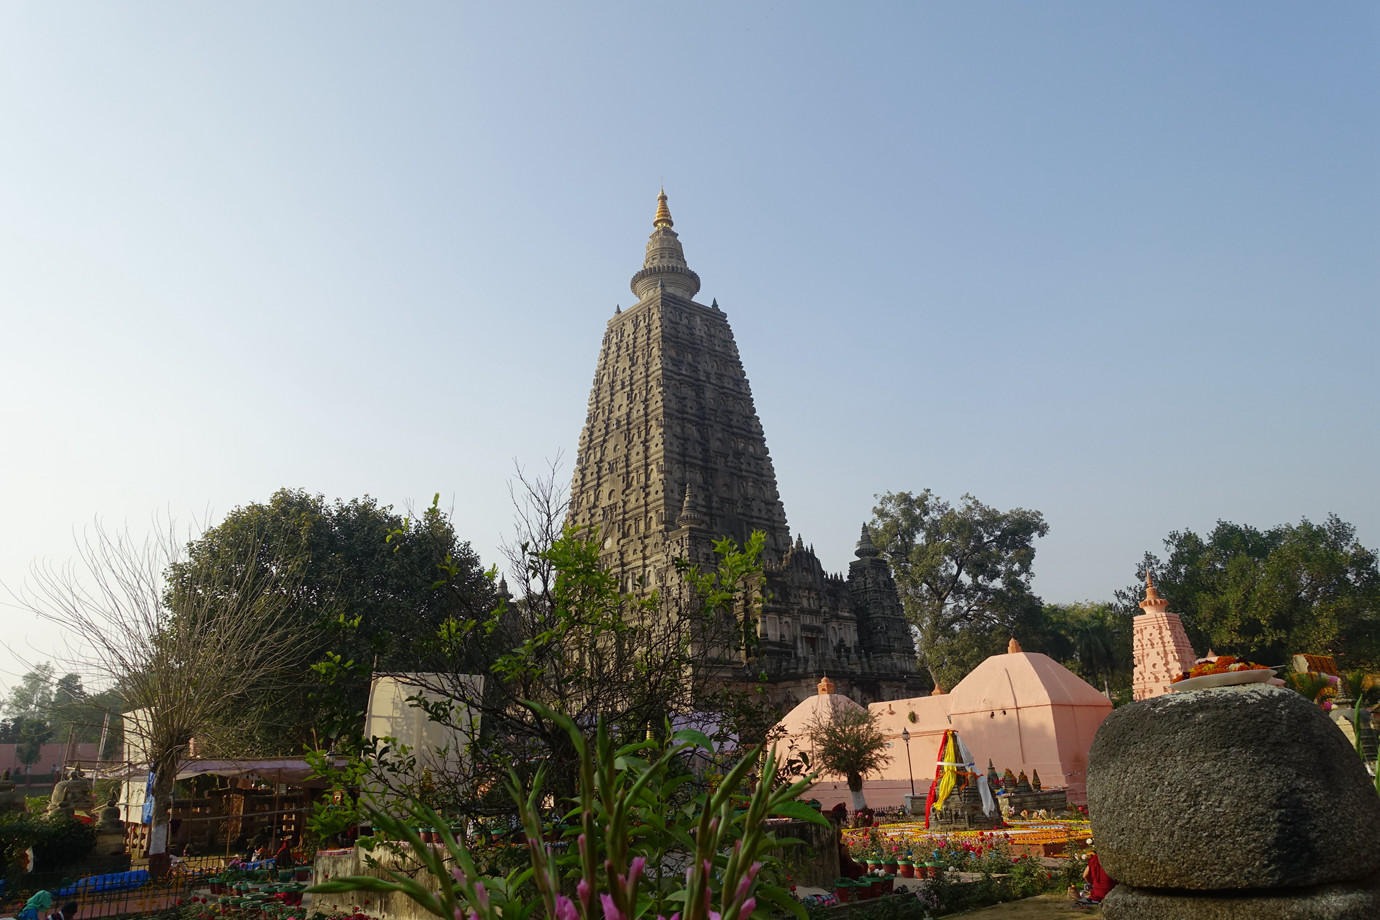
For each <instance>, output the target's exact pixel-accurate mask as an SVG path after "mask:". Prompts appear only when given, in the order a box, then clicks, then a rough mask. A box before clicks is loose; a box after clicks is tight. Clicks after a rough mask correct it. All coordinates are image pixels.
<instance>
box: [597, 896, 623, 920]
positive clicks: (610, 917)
mask: <svg viewBox="0 0 1380 920" xmlns="http://www.w3.org/2000/svg"><path fill="white" fill-rule="evenodd" d="M599 902H600V903H601V904H603V905H604V920H627V918H626V917H624V916H623V912H622V911H621V910H619V909H618V905H617V904H614V903H613V896H612V895H608V894H601V895H599Z"/></svg>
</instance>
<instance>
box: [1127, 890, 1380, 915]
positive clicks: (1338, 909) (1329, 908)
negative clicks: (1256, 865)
mask: <svg viewBox="0 0 1380 920" xmlns="http://www.w3.org/2000/svg"><path fill="white" fill-rule="evenodd" d="M1377 916H1380V891H1377V890H1376V889H1375V888H1373V887H1362V886H1358V885H1320V886H1318V887H1317V888H1308V889H1303V890H1299V889H1286V890H1282V891H1278V892H1274V893H1271V892H1269V891H1248V892H1242V893H1240V894H1236V893H1234V892H1233V893H1227V892H1212V893H1207V892H1200V893H1197V894H1185V893H1184V892H1182V891H1154V890H1151V889H1147V888H1132V887H1130V886H1129V885H1117V886H1116V887H1115V888H1113V889H1112V893H1111V894H1109V895H1107V899H1106V900H1105V901H1103V902H1102V917H1103V920H1375V918H1376V917H1377Z"/></svg>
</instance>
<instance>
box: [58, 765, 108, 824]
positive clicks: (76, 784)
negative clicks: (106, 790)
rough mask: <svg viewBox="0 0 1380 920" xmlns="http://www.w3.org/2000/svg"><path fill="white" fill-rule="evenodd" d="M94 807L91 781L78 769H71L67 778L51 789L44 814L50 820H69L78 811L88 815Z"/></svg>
mask: <svg viewBox="0 0 1380 920" xmlns="http://www.w3.org/2000/svg"><path fill="white" fill-rule="evenodd" d="M95 807H96V795H95V792H94V791H93V788H92V785H91V780H90V779H88V778H87V776H86V774H85V773H83V772H82V771H81V768H80V767H73V768H72V770H71V771H70V772H69V773H68V774H67V778H66V779H64V780H61V781H59V782H58V784H57V785H56V786H54V787H53V795H52V798H51V799H50V800H49V801H48V811H47V812H46V814H47V815H48V817H50V818H55V817H65V818H71V817H74V816H75V815H76V813H77V812H79V811H80V812H83V813H85V814H88V815H89V814H90V813H91V810H92V809H93V808H95Z"/></svg>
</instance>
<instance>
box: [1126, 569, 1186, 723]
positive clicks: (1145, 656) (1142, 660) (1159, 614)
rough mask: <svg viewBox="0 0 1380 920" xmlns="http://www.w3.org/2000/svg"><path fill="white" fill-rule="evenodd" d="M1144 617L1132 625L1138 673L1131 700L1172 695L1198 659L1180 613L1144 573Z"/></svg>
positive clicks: (1139, 616)
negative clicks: (1173, 684) (1179, 679)
mask: <svg viewBox="0 0 1380 920" xmlns="http://www.w3.org/2000/svg"><path fill="white" fill-rule="evenodd" d="M1140 609H1141V610H1144V611H1145V612H1144V613H1140V614H1137V615H1136V616H1135V618H1134V619H1133V620H1132V621H1131V629H1132V632H1131V652H1132V656H1133V658H1134V661H1135V671H1134V673H1133V675H1132V679H1131V696H1132V698H1133V699H1137V700H1144V699H1149V698H1150V697H1152V696H1159V695H1161V694H1164V693H1168V692H1169V684H1170V683H1171V682H1172V681H1173V680H1174V678H1176V677H1178V676H1179V675H1180V674H1182V673H1184V672H1185V671H1187V670H1189V669H1190V668H1192V667H1193V663H1194V661H1195V660H1196V658H1197V656H1196V655H1195V653H1194V651H1193V646H1192V645H1191V644H1190V643H1189V641H1188V633H1186V632H1184V624H1183V621H1182V620H1180V619H1179V615H1178V614H1177V613H1170V612H1169V601H1168V600H1166V599H1165V598H1163V597H1161V596H1160V592H1159V591H1158V590H1156V589H1155V580H1154V578H1153V577H1151V575H1150V571H1149V570H1148V569H1147V570H1146V572H1145V600H1143V601H1141V602H1140Z"/></svg>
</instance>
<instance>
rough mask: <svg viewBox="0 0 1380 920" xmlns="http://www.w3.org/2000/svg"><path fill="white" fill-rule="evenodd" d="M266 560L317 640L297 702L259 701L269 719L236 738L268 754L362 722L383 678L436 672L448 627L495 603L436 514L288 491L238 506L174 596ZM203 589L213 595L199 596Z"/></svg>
mask: <svg viewBox="0 0 1380 920" xmlns="http://www.w3.org/2000/svg"><path fill="white" fill-rule="evenodd" d="M246 548H252V549H253V550H254V551H255V552H256V553H257V555H256V557H255V561H256V562H257V563H258V564H259V565H261V566H270V565H271V566H274V567H276V569H277V571H278V574H280V575H281V576H282V583H283V584H284V585H285V586H290V587H287V588H285V590H290V591H291V597H290V599H289V605H288V616H289V617H290V619H291V620H292V621H293V622H294V623H295V624H296V625H298V626H301V627H303V628H304V631H305V635H307V636H308V639H307V648H306V649H304V651H305V653H306V656H307V660H309V661H312V662H315V666H314V667H313V668H312V669H311V670H310V671H308V672H306V673H303V675H302V680H301V681H300V683H298V684H297V686H296V687H295V688H294V689H292V690H291V691H289V692H288V693H287V694H285V695H283V694H275V695H274V696H273V697H272V698H267V697H265V698H261V700H260V705H261V706H263V708H264V709H265V711H266V715H267V718H265V719H263V720H255V721H254V722H252V723H251V724H254V725H257V726H260V727H261V730H260V732H259V734H258V735H257V737H254V738H250V739H244V738H240V739H233V740H232V741H231V742H230V744H231V746H234V747H245V746H249V747H252V748H253V749H255V750H257V751H258V752H260V753H263V754H269V753H287V752H290V751H295V750H300V748H301V745H302V744H303V743H304V742H308V741H313V740H315V741H322V740H323V739H322V738H321V734H322V733H323V732H322V729H323V728H324V729H325V731H324V734H326V735H328V736H329V735H331V734H333V733H334V732H335V730H336V729H339V730H342V731H343V730H345V727H346V726H353V727H354V728H355V729H357V725H356V723H357V722H358V720H359V717H360V715H361V713H362V711H363V708H364V702H365V700H366V698H367V695H368V686H369V677H370V674H371V672H372V671H373V670H380V671H414V670H418V669H422V668H424V667H425V666H426V662H425V660H424V657H423V654H424V653H423V651H422V650H423V649H424V648H426V647H427V645H428V640H431V639H433V638H434V637H435V635H436V633H437V630H438V629H439V628H440V627H441V625H442V624H444V623H448V622H451V621H467V620H473V619H476V618H483V617H484V616H486V615H487V614H488V613H489V612H490V611H491V610H492V609H493V607H494V605H495V604H496V603H497V597H496V593H495V591H494V588H493V585H492V584H491V582H490V580H489V579H488V578H487V577H486V576H485V574H484V572H483V571H482V569H481V568H480V563H479V558H478V556H477V555H475V553H474V552H473V550H471V549H470V546H469V544H468V543H465V542H462V541H461V540H460V539H459V538H458V537H457V536H456V534H455V530H454V528H453V527H452V525H451V523H450V521H449V520H448V519H447V517H446V516H445V514H444V513H442V512H441V511H439V510H438V509H437V508H436V507H435V506H434V505H433V506H432V507H431V508H430V509H428V510H427V511H426V512H424V513H423V514H422V515H420V516H419V517H416V518H405V517H403V516H402V515H400V514H397V513H395V512H394V511H393V509H392V508H391V507H390V506H380V505H379V504H378V502H376V501H375V500H374V499H372V498H369V497H368V496H365V497H364V498H357V499H352V500H350V501H348V502H345V501H340V500H336V501H335V502H333V503H331V502H327V501H326V499H325V497H324V496H321V495H311V494H309V493H307V492H305V491H302V490H300V489H282V490H280V491H278V492H277V493H275V494H274V495H273V497H272V498H271V499H269V501H268V502H267V503H264V504H259V503H254V504H250V505H246V506H244V507H241V508H236V509H235V510H234V511H232V512H231V513H230V514H229V515H227V516H226V518H225V520H224V521H222V522H221V523H220V524H219V525H218V526H217V527H215V528H212V529H211V530H208V531H206V533H205V534H203V535H202V536H201V537H200V538H199V539H197V540H195V541H193V542H192V543H191V544H190V545H189V546H188V547H187V557H186V559H185V561H182V562H179V563H178V564H177V565H175V566H173V567H172V570H171V572H170V585H171V588H170V594H171V596H172V597H173V598H174V599H175V598H176V597H177V595H178V593H179V592H180V591H182V590H183V585H184V584H191V583H194V584H198V585H203V586H204V584H205V582H206V578H204V577H199V576H197V574H196V573H197V572H198V571H199V570H200V569H202V568H204V567H208V566H209V567H211V568H212V570H213V571H232V570H233V569H232V567H231V566H229V565H227V563H229V562H233V561H234V560H241V559H243V558H245V553H246ZM201 590H204V587H203V588H201Z"/></svg>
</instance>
